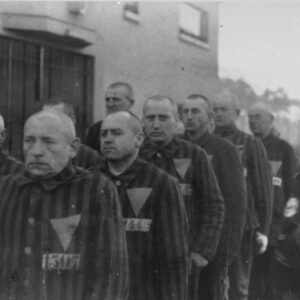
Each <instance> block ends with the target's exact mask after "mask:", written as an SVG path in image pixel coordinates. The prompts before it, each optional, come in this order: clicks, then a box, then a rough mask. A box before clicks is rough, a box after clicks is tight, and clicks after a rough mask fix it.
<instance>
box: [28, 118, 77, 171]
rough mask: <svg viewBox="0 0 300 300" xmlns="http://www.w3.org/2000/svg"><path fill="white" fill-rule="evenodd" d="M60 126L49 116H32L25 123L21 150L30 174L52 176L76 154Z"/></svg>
mask: <svg viewBox="0 0 300 300" xmlns="http://www.w3.org/2000/svg"><path fill="white" fill-rule="evenodd" d="M62 126H63V123H61V122H57V120H56V119H54V118H51V117H43V118H42V119H38V118H33V119H31V120H30V121H28V123H27V124H26V126H25V129H24V140H23V150H24V156H25V165H26V168H27V170H28V171H29V172H30V173H31V174H32V175H34V176H38V177H50V176H53V175H55V174H57V173H59V172H60V171H61V170H62V169H64V168H65V167H66V166H67V164H68V162H69V160H70V159H71V158H73V157H74V156H75V155H76V153H75V152H74V149H72V147H71V142H72V141H71V139H70V138H69V137H68V136H67V135H66V133H65V131H64V129H62Z"/></svg>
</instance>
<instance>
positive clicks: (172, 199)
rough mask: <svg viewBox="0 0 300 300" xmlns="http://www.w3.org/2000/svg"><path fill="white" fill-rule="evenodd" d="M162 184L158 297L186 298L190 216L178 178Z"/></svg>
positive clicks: (157, 229)
mask: <svg viewBox="0 0 300 300" xmlns="http://www.w3.org/2000/svg"><path fill="white" fill-rule="evenodd" d="M161 186H162V187H163V188H162V197H161V199H160V200H159V201H160V205H159V209H158V210H157V224H156V238H157V240H156V243H157V245H158V247H157V248H158V250H157V251H158V255H157V257H158V260H159V262H158V264H159V270H160V272H159V278H158V284H159V292H158V293H159V295H158V297H157V299H160V300H169V299H172V300H182V299H186V292H187V291H186V289H187V275H188V274H187V254H188V247H187V246H188V241H187V236H188V226H187V216H186V213H185V209H184V202H183V199H182V196H181V193H180V191H179V185H178V183H177V181H176V180H175V179H171V178H170V180H167V181H164V184H162V185H161Z"/></svg>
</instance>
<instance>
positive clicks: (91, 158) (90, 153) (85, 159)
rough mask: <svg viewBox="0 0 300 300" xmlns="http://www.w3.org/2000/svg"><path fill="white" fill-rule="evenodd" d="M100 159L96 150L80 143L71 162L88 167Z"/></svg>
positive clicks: (96, 163)
mask: <svg viewBox="0 0 300 300" xmlns="http://www.w3.org/2000/svg"><path fill="white" fill-rule="evenodd" d="M100 160H101V159H100V156H99V154H98V152H97V151H95V150H93V149H92V148H90V147H88V146H86V145H83V144H81V145H80V146H79V149H78V152H77V155H76V157H74V158H73V160H72V162H73V164H74V165H76V166H78V167H81V168H84V169H89V168H91V167H93V166H97V165H98V164H99V163H100Z"/></svg>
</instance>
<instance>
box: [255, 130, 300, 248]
mask: <svg viewBox="0 0 300 300" xmlns="http://www.w3.org/2000/svg"><path fill="white" fill-rule="evenodd" d="M261 140H262V142H263V144H264V146H265V148H266V151H267V155H268V158H269V162H270V164H271V169H272V175H273V189H274V204H273V219H272V224H271V231H270V237H271V242H272V243H274V242H275V240H276V239H277V238H278V235H279V232H280V228H281V222H282V219H283V210H284V206H285V203H286V202H287V200H288V199H289V198H291V197H293V196H294V176H295V174H296V172H297V167H298V161H297V159H296V157H295V154H294V150H293V148H292V146H291V145H290V144H289V143H288V142H286V141H284V140H282V139H280V138H278V137H276V136H274V135H273V134H271V133H270V134H269V135H268V136H266V137H265V138H263V139H261Z"/></svg>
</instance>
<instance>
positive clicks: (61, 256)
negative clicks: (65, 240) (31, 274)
mask: <svg viewBox="0 0 300 300" xmlns="http://www.w3.org/2000/svg"><path fill="white" fill-rule="evenodd" d="M79 263H80V254H66V253H47V254H43V263H42V269H43V270H49V271H51V270H59V269H60V270H79Z"/></svg>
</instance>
